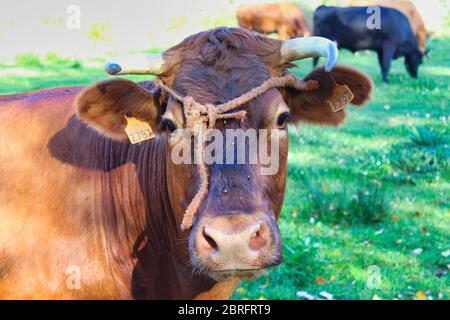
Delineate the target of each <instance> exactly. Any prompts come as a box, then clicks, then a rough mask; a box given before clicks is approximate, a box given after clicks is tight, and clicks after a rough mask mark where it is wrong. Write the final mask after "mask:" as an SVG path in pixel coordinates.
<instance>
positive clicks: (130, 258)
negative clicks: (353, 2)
mask: <svg viewBox="0 0 450 320" xmlns="http://www.w3.org/2000/svg"><path fill="white" fill-rule="evenodd" d="M336 52H337V49H336V47H335V46H334V45H333V43H331V42H330V41H329V40H326V39H323V38H299V39H292V40H288V41H287V42H283V41H280V40H275V39H269V38H266V37H264V36H260V35H256V34H253V33H251V32H249V31H246V30H243V29H235V28H217V29H213V30H210V31H206V32H201V33H199V34H196V35H193V36H191V37H189V38H187V39H185V40H184V41H183V42H181V43H180V44H179V45H177V46H175V47H173V48H171V49H169V50H168V51H166V52H165V53H164V54H162V55H149V56H147V58H146V60H144V61H143V65H139V63H138V62H137V61H138V60H136V61H133V60H131V62H130V64H129V65H127V64H126V62H120V63H121V64H119V63H118V62H117V61H116V62H115V63H110V64H108V65H107V68H108V70H109V72H112V73H118V74H125V73H140V74H143V73H153V74H157V75H159V78H160V79H161V80H162V81H164V83H165V84H166V85H168V86H169V87H171V88H174V89H175V90H176V91H177V92H179V93H180V94H183V95H188V94H189V95H191V96H192V97H193V98H195V99H196V100H197V101H198V102H200V103H221V102H226V101H228V100H230V99H233V98H235V97H237V96H239V95H241V94H243V93H245V92H248V91H249V90H251V89H252V88H254V87H256V86H259V85H260V84H261V83H263V82H264V81H265V80H267V79H269V78H270V77H272V76H280V75H282V74H284V73H285V72H287V68H289V67H291V66H293V65H292V64H291V63H290V62H289V61H292V60H295V59H300V58H304V57H308V56H313V55H318V54H320V55H321V56H325V57H327V59H328V62H329V63H328V65H327V69H331V68H332V67H333V65H334V63H335V62H336ZM119 61H120V60H119ZM161 63H163V64H162V65H161ZM306 79H309V80H312V79H314V80H316V81H317V82H315V83H316V85H317V84H318V89H317V88H316V89H311V91H299V90H297V89H294V88H279V89H276V88H272V89H269V90H267V91H266V92H264V93H263V94H262V95H261V96H259V97H258V98H256V99H254V100H252V101H251V102H249V103H248V104H246V105H244V106H243V108H244V109H245V110H247V116H246V118H245V119H243V120H242V121H237V120H233V119H229V120H228V121H225V120H220V119H219V120H217V124H216V127H217V128H218V129H219V130H222V131H221V132H223V130H225V129H234V128H266V129H272V130H276V131H277V132H280V153H279V158H280V166H279V170H278V172H277V173H276V174H274V175H271V176H270V175H266V176H263V175H261V174H260V170H259V169H261V166H262V165H261V164H254V165H253V164H248V163H247V162H246V163H244V164H236V163H232V164H230V165H225V164H214V163H213V164H211V165H208V167H207V170H208V172H209V188H208V192H207V194H206V197H205V198H204V200H203V202H202V203H201V206H200V207H199V210H198V212H197V213H196V214H195V216H194V221H193V224H192V228H190V229H188V230H181V228H180V223H181V221H182V219H183V217H184V214H185V211H186V208H187V206H188V205H189V203H190V201H191V199H192V198H193V196H194V194H195V192H196V190H197V189H198V186H199V172H198V171H197V167H196V166H195V165H192V164H175V163H174V162H173V161H172V158H171V151H172V150H173V148H174V147H175V146H176V143H177V142H176V139H174V137H175V136H174V134H175V132H176V131H174V130H175V129H177V128H178V129H180V128H184V127H185V126H186V124H185V118H184V117H183V110H182V109H183V107H182V105H181V104H180V103H179V102H177V101H176V100H174V99H173V97H172V96H170V97H169V98H168V96H167V95H166V94H163V92H162V90H161V88H159V87H157V86H155V84H154V83H152V82H151V81H147V82H141V83H138V84H136V83H134V82H132V81H129V80H125V79H121V78H115V79H108V80H105V81H102V82H99V83H95V84H93V85H91V86H89V87H87V88H82V87H68V88H58V89H49V90H42V91H37V92H31V93H25V94H16V95H6V96H1V97H0V121H1V124H2V125H1V128H0V141H1V144H0V146H1V147H0V298H12V299H14V298H25V299H37V298H52V299H71V298H81V299H91V298H92V299H94V298H121V299H130V298H135V299H144V298H145V299H156V298H168V299H175V298H188V299H191V298H199V299H206V298H228V297H229V296H230V295H231V293H232V291H233V289H234V287H235V286H236V285H237V283H238V282H239V279H240V278H249V277H254V276H257V275H258V274H259V273H260V272H261V271H262V270H264V269H265V268H268V267H270V266H273V265H276V264H278V263H280V261H281V238H280V234H279V230H278V227H277V224H276V220H277V219H278V218H279V216H280V211H281V206H282V203H283V198H284V191H285V182H286V166H287V151H288V141H287V126H286V124H287V121H288V119H289V118H291V119H292V120H291V121H292V122H294V123H297V122H299V121H308V122H313V123H318V124H328V125H335V126H336V125H338V124H339V123H341V122H342V121H343V120H344V118H345V115H346V113H345V110H344V109H342V110H340V111H335V112H334V111H332V109H331V108H330V105H329V103H328V102H330V101H333V99H334V98H337V100H336V101H340V99H341V98H342V96H340V95H337V96H336V93H337V92H338V91H339V90H336V89H337V88H341V89H342V88H344V86H343V85H346V86H348V88H349V89H350V90H351V92H352V93H353V95H354V98H353V101H352V102H351V103H352V104H354V105H362V104H363V103H364V102H365V101H366V100H367V99H368V97H369V95H370V92H371V89H372V82H371V80H370V79H369V78H368V77H367V76H366V75H364V74H363V73H361V72H359V71H356V70H355V69H352V68H348V67H344V66H336V67H335V68H334V69H332V70H331V71H330V72H327V71H325V70H324V69H323V68H319V69H315V70H313V71H312V72H311V73H310V74H309V75H308V76H307V77H306ZM311 83H312V82H311ZM338 85H339V87H338ZM333 97H334V98H333ZM330 99H331V100H330ZM327 101H328V102H327ZM347 102H348V101H347ZM126 115H128V116H133V117H135V119H138V120H140V121H142V122H145V123H147V124H148V125H150V126H151V128H152V129H153V130H154V131H155V132H156V136H155V137H154V138H153V139H151V140H147V141H144V142H141V143H139V144H131V143H129V142H128V140H127V138H126V135H125V134H124V128H125V123H126V121H125V118H124V117H125V116H126ZM188 141H189V142H188V143H189V144H190V140H188Z"/></svg>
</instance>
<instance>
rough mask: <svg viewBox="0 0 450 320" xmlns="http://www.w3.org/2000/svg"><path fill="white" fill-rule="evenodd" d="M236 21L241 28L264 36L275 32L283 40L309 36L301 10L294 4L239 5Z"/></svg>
mask: <svg viewBox="0 0 450 320" xmlns="http://www.w3.org/2000/svg"><path fill="white" fill-rule="evenodd" d="M237 19H238V23H239V26H240V27H242V28H245V29H248V30H252V31H256V32H260V33H264V34H269V33H272V32H277V33H278V35H279V36H280V39H283V40H285V39H291V38H295V37H302V36H310V35H311V30H310V29H309V27H308V24H307V22H306V20H305V17H304V16H303V12H302V10H301V9H300V8H299V7H298V6H297V5H296V4H294V3H273V4H247V5H241V6H239V8H238V10H237Z"/></svg>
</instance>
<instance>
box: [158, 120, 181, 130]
mask: <svg viewBox="0 0 450 320" xmlns="http://www.w3.org/2000/svg"><path fill="white" fill-rule="evenodd" d="M159 128H160V129H161V130H167V131H169V132H170V133H172V132H174V131H175V130H176V129H177V126H176V125H175V123H173V121H172V120H169V119H162V120H161V122H160V123H159Z"/></svg>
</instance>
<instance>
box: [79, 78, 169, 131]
mask: <svg viewBox="0 0 450 320" xmlns="http://www.w3.org/2000/svg"><path fill="white" fill-rule="evenodd" d="M159 96H160V90H159V89H158V88H157V87H156V86H155V85H153V84H152V83H151V82H148V81H147V82H144V83H141V84H136V83H134V82H133V81H130V80H126V79H122V78H115V79H110V80H105V81H100V82H97V83H94V84H92V85H90V86H89V87H87V88H86V89H84V90H83V91H82V92H81V93H80V94H79V95H78V97H77V99H76V102H75V106H76V109H77V112H78V116H79V117H80V119H82V120H83V121H85V122H86V123H88V124H89V125H90V126H91V127H93V128H94V129H96V130H97V131H99V132H100V133H101V134H104V135H105V136H108V137H111V138H113V139H116V140H125V139H127V135H126V133H125V127H126V125H127V120H126V118H125V116H127V117H134V118H136V119H137V120H139V121H143V122H146V123H148V124H149V125H150V127H151V128H152V129H153V131H155V130H156V127H157V119H158V113H159V112H158V111H159V110H160V109H161V107H160V97H159Z"/></svg>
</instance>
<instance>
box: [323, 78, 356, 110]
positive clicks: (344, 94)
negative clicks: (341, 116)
mask: <svg viewBox="0 0 450 320" xmlns="http://www.w3.org/2000/svg"><path fill="white" fill-rule="evenodd" d="M354 97H355V96H354V95H353V92H351V90H350V89H349V88H348V87H347V86H346V85H345V84H344V85H339V84H336V86H335V87H334V90H333V93H332V94H331V97H330V98H328V100H327V102H328V105H329V106H330V108H331V110H333V112H338V111H340V110H342V109H344V107H345V106H346V105H347V104H349V103H350V102H352V100H353V98H354Z"/></svg>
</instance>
